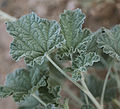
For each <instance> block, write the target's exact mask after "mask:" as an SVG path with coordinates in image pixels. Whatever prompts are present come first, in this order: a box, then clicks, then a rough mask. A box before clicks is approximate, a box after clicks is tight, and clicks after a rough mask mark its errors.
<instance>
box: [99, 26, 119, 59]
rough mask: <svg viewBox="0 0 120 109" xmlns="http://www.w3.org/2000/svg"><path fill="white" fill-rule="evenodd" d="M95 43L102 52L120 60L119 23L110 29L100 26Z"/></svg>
mask: <svg viewBox="0 0 120 109" xmlns="http://www.w3.org/2000/svg"><path fill="white" fill-rule="evenodd" d="M97 43H98V46H99V47H100V48H103V52H105V53H106V54H109V55H110V56H111V57H113V58H116V59H117V60H119V61H120V25H116V26H115V27H113V28H112V29H111V30H108V29H105V28H102V29H101V34H100V37H99V38H98V40H97Z"/></svg>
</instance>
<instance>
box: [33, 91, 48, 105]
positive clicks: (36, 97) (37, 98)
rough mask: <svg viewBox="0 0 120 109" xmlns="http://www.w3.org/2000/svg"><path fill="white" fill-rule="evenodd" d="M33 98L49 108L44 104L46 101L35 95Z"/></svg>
mask: <svg viewBox="0 0 120 109" xmlns="http://www.w3.org/2000/svg"><path fill="white" fill-rule="evenodd" d="M32 96H33V97H34V98H35V99H36V100H38V101H39V102H40V103H41V104H42V105H43V106H45V107H46V106H47V104H46V103H45V102H44V101H42V100H41V99H40V98H39V97H38V96H36V95H35V94H34V93H33V94H32Z"/></svg>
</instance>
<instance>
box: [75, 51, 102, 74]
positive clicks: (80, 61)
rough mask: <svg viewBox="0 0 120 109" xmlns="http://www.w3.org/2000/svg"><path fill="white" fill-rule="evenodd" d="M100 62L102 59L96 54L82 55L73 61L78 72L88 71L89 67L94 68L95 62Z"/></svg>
mask: <svg viewBox="0 0 120 109" xmlns="http://www.w3.org/2000/svg"><path fill="white" fill-rule="evenodd" d="M98 61H100V57H99V56H98V55H97V54H96V53H94V52H89V53H81V54H80V55H78V56H77V58H76V59H75V60H74V61H73V68H74V69H75V70H77V71H82V72H84V71H86V70H87V68H86V67H87V66H92V65H93V63H94V62H98Z"/></svg>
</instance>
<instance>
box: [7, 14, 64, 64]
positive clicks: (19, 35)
mask: <svg viewBox="0 0 120 109" xmlns="http://www.w3.org/2000/svg"><path fill="white" fill-rule="evenodd" d="M7 31H8V32H9V34H10V35H12V36H13V38H14V40H13V42H12V43H11V46H10V54H11V55H12V57H13V59H15V60H19V59H20V58H21V57H24V58H25V62H26V63H27V64H28V65H34V64H35V63H37V64H41V63H43V61H44V57H45V54H46V53H48V54H49V53H51V52H52V51H53V50H54V49H55V47H59V46H60V43H61V42H63V38H62V36H61V35H59V33H60V26H59V24H58V23H57V22H56V21H49V20H47V19H42V18H39V17H38V16H37V15H36V14H35V13H31V14H28V15H25V16H23V17H21V18H20V19H18V20H17V21H14V22H7Z"/></svg>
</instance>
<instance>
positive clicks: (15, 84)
mask: <svg viewBox="0 0 120 109" xmlns="http://www.w3.org/2000/svg"><path fill="white" fill-rule="evenodd" d="M46 78H47V76H46V75H45V74H43V72H41V71H40V70H39V69H38V68H34V69H17V70H15V71H14V72H13V73H10V74H8V75H7V78H6V82H5V85H4V86H2V90H0V91H1V92H0V94H2V97H6V96H10V95H12V96H13V98H14V99H15V101H16V102H21V101H22V100H25V99H26V97H28V96H30V95H31V94H32V93H35V92H36V91H37V90H38V88H40V87H44V86H46ZM0 89H1V88H0Z"/></svg>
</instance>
